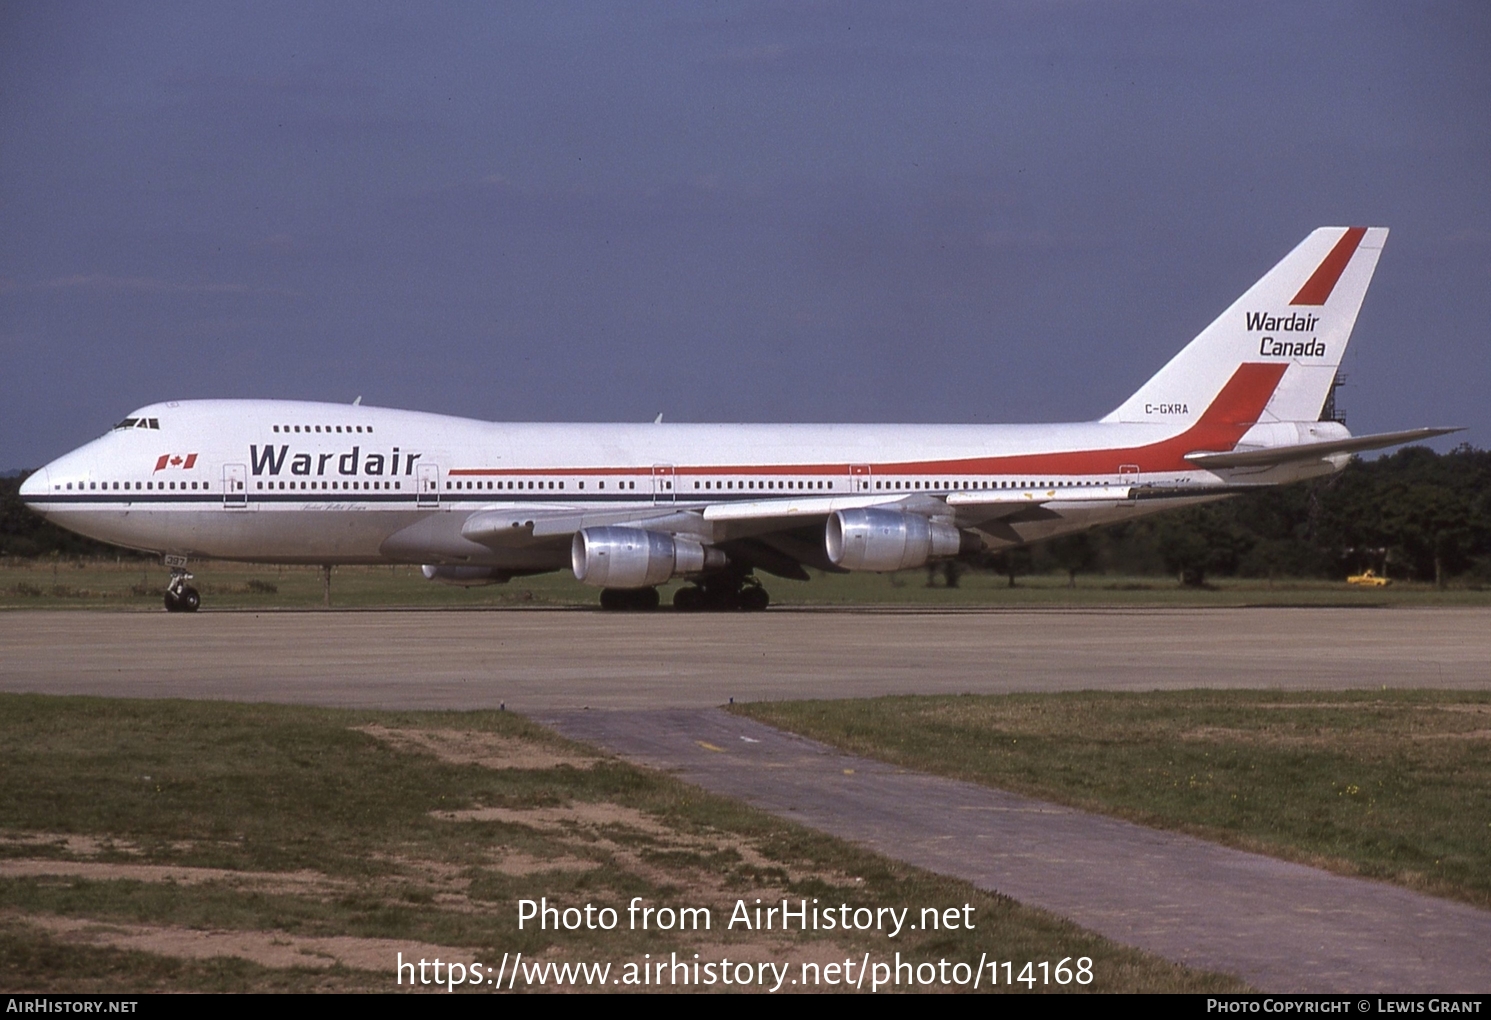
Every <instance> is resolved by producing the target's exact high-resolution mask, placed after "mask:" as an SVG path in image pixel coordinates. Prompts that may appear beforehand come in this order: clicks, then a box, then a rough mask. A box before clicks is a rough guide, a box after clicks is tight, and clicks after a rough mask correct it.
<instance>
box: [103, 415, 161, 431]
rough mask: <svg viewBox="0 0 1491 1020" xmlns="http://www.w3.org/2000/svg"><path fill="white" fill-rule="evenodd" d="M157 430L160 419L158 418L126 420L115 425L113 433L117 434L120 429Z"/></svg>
mask: <svg viewBox="0 0 1491 1020" xmlns="http://www.w3.org/2000/svg"><path fill="white" fill-rule="evenodd" d="M159 428H160V419H159V418H126V419H124V420H123V421H122V422H120V423H119V424H118V425H115V426H114V429H113V431H115V432H117V431H119V430H120V429H159Z"/></svg>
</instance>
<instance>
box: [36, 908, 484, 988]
mask: <svg viewBox="0 0 1491 1020" xmlns="http://www.w3.org/2000/svg"><path fill="white" fill-rule="evenodd" d="M17 920H20V921H23V922H24V923H26V924H29V925H33V926H35V927H37V928H40V929H42V930H43V931H45V932H47V933H48V934H49V935H52V936H53V937H54V938H57V939H59V940H61V941H64V942H73V943H84V944H89V945H96V946H109V947H111V948H114V949H133V950H137V951H139V952H144V953H155V954H157V955H160V956H173V957H177V958H179V959H195V960H205V959H211V958H212V957H215V956H236V957H239V958H240V959H244V960H249V961H251V962H253V963H257V964H259V965H260V966H264V967H275V968H288V967H310V968H317V969H320V968H325V967H333V966H336V965H337V964H341V965H342V966H344V967H350V968H353V969H354V970H370V971H377V972H383V973H386V974H388V975H389V977H390V984H392V977H393V971H394V967H395V966H396V964H397V961H398V954H399V953H403V954H404V959H405V960H410V959H413V960H415V961H418V960H419V959H421V958H424V959H427V960H433V959H435V958H436V957H440V958H441V959H443V960H479V959H481V954H480V953H478V952H477V951H476V950H474V949H464V948H457V947H451V946H435V945H429V944H427V943H422V942H411V941H408V940H406V939H366V938H353V937H351V936H346V935H336V936H328V937H324V938H313V937H306V936H301V935H292V934H289V933H288V932H282V931H213V930H207V931H203V930H198V929H194V928H180V927H176V926H172V925H147V924H113V923H109V924H102V923H99V922H97V921H90V920H87V919H84V918H72V917H52V916H44V915H36V914H24V915H19V916H18V917H17Z"/></svg>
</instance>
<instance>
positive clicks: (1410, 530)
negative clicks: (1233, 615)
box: [0, 445, 1491, 585]
mask: <svg viewBox="0 0 1491 1020" xmlns="http://www.w3.org/2000/svg"><path fill="white" fill-rule="evenodd" d="M24 478H25V473H22V474H20V475H13V476H11V477H8V478H0V555H7V556H21V557H40V556H52V555H60V556H69V557H71V556H108V557H111V558H112V557H114V556H118V555H121V554H123V555H136V554H133V553H129V552H128V551H125V550H120V549H116V548H114V547H113V546H109V545H105V544H104V543H102V542H95V541H93V540H91V539H87V538H83V537H82V536H80V535H74V534H73V533H71V532H69V531H65V530H63V529H61V528H59V527H57V526H56V525H53V524H50V523H48V522H47V521H45V520H43V519H42V518H40V517H38V516H37V515H36V514H33V513H31V512H30V511H28V510H27V509H26V507H25V506H24V505H23V504H22V503H21V501H20V499H19V496H18V490H19V489H20V485H21V482H22V481H23V480H24ZM968 566H971V567H974V568H982V569H988V570H997V571H999V572H1001V573H1005V574H1007V575H1009V576H1010V577H1011V579H1013V578H1014V577H1016V576H1018V575H1019V574H1029V573H1051V572H1055V571H1065V572H1066V573H1067V575H1068V577H1069V578H1071V579H1072V580H1073V581H1075V579H1076V577H1077V576H1078V575H1079V574H1084V573H1109V574H1127V575H1150V576H1157V575H1169V576H1171V577H1175V578H1177V580H1179V581H1180V582H1181V583H1184V584H1201V583H1204V582H1205V580H1206V579H1207V578H1209V577H1271V578H1336V579H1339V578H1343V577H1345V576H1346V575H1347V574H1350V573H1356V572H1357V571H1360V570H1362V569H1365V568H1368V567H1370V568H1372V569H1373V570H1376V571H1377V572H1378V573H1386V574H1387V576H1389V577H1394V578H1400V579H1412V580H1419V581H1433V582H1435V583H1437V584H1440V585H1444V584H1446V583H1448V582H1450V581H1451V580H1458V579H1471V580H1476V581H1480V580H1491V451H1486V450H1478V449H1475V448H1473V447H1471V446H1469V445H1462V446H1460V447H1458V448H1457V449H1455V450H1452V451H1451V452H1449V453H1444V454H1439V453H1435V452H1434V451H1433V450H1430V449H1428V448H1427V447H1422V446H1410V447H1407V448H1405V449H1402V450H1399V451H1398V452H1397V453H1394V454H1393V455H1391V456H1387V457H1379V458H1377V459H1376V460H1370V461H1366V460H1360V459H1354V460H1352V461H1351V463H1350V464H1348V465H1347V467H1346V469H1345V470H1344V471H1340V472H1338V473H1336V474H1334V475H1331V476H1330V477H1328V478H1320V479H1315V480H1313V481H1309V482H1300V483H1297V484H1294V485H1285V486H1278V487H1274V488H1268V489H1260V490H1259V491H1257V492H1251V493H1246V494H1244V495H1240V496H1236V497H1234V498H1231V499H1227V500H1222V501H1220V502H1217V503H1210V504H1205V505H1202V506H1196V507H1190V508H1187V509H1184V510H1174V511H1169V512H1167V513H1162V514H1156V515H1155V516H1153V517H1145V518H1140V519H1137V520H1133V521H1127V522H1124V523H1122V524H1114V525H1108V526H1106V527H1102V528H1096V529H1094V530H1092V531H1087V532H1081V533H1077V534H1073V535H1065V536H1062V537H1061V538H1056V539H1051V540H1049V541H1046V542H1042V543H1039V544H1037V545H1034V546H1031V547H1029V548H1024V549H1016V550H1012V551H1010V552H1006V553H1002V554H998V555H984V556H980V557H977V558H975V560H974V561H972V562H971V563H970V564H968ZM934 569H936V570H937V571H938V572H939V573H941V574H942V575H943V576H945V577H946V578H947V579H948V580H949V581H951V582H953V583H956V578H957V573H958V570H957V568H956V567H954V568H946V567H941V566H938V567H935V568H934Z"/></svg>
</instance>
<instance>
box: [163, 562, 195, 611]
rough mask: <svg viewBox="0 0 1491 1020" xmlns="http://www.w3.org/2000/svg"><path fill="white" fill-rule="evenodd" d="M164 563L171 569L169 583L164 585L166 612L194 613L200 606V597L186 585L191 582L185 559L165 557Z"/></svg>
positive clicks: (193, 589)
mask: <svg viewBox="0 0 1491 1020" xmlns="http://www.w3.org/2000/svg"><path fill="white" fill-rule="evenodd" d="M165 562H166V566H168V567H170V568H171V581H170V583H169V584H167V585H166V612H168V613H195V612H196V611H197V609H198V608H199V607H200V606H201V605H202V596H201V595H200V594H198V593H197V589H195V588H193V587H192V586H191V585H189V584H187V583H186V582H188V581H190V580H192V575H191V574H190V573H188V572H187V569H186V557H185V556H167V557H166V558H165Z"/></svg>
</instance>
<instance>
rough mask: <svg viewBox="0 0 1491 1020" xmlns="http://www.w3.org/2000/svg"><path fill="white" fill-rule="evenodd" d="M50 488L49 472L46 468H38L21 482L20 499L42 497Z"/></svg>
mask: <svg viewBox="0 0 1491 1020" xmlns="http://www.w3.org/2000/svg"><path fill="white" fill-rule="evenodd" d="M51 490H52V476H51V472H50V471H48V470H47V469H46V468H38V469H37V470H36V471H33V472H32V473H31V474H30V475H29V476H27V478H26V480H25V481H24V482H22V483H21V492H20V496H21V499H22V500H32V499H44V498H45V497H46V495H47V493H48V492H50V491H51Z"/></svg>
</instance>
